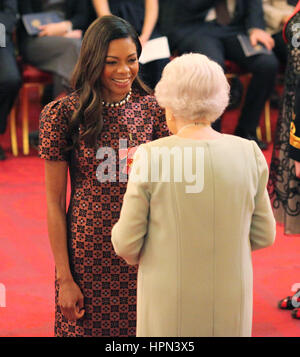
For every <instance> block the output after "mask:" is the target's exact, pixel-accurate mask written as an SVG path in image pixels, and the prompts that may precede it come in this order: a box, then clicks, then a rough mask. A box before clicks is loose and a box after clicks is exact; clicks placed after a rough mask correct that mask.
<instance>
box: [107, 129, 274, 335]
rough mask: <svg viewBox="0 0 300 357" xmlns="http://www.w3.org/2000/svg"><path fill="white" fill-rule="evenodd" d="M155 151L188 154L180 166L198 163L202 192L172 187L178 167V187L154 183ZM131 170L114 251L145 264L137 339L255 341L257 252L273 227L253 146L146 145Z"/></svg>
mask: <svg viewBox="0 0 300 357" xmlns="http://www.w3.org/2000/svg"><path fill="white" fill-rule="evenodd" d="M174 147H176V149H174ZM153 148H154V149H153ZM155 148H156V149H155ZM157 148H158V149H162V148H164V149H162V150H165V152H168V150H171V149H172V148H173V151H174V153H175V154H176V150H177V154H176V155H175V154H174V155H175V156H176V159H175V163H178V160H179V162H180V157H179V156H178V152H183V153H184V151H183V150H184V149H185V148H190V149H188V150H186V152H187V153H189V155H188V154H187V155H186V156H184V154H183V155H182V157H183V161H182V166H181V165H179V166H181V167H183V166H184V165H186V167H189V164H191V163H192V164H193V172H194V173H195V172H197V173H198V175H199V184H198V188H199V189H198V191H200V192H193V193H188V192H187V191H188V190H190V188H188V186H192V185H193V183H192V182H187V181H186V182H184V180H183V182H174V181H176V180H177V181H178V180H179V179H178V178H180V175H179V176H174V172H175V171H176V170H178V167H177V168H176V164H174V161H173V160H172V159H171V160H170V162H171V164H170V173H171V174H170V178H171V179H170V180H169V181H171V182H162V177H160V179H159V180H156V181H158V182H150V180H149V178H150V177H151V174H152V175H153V178H154V180H152V181H155V173H154V171H155V167H158V166H155V164H157V163H160V164H162V160H163V159H162V156H160V157H158V156H157V155H155V154H154V153H155V150H157ZM180 150H181V151H180ZM189 150H191V151H190V152H189ZM191 153H192V154H191ZM197 155H198V156H197ZM150 156H151V159H152V163H151V160H150V159H149V158H150ZM147 158H148V160H147ZM174 165H175V166H174ZM163 167H164V168H167V167H168V161H165V162H164V163H163ZM179 168H180V167H179ZM190 168H191V167H190ZM132 170H133V171H132V172H131V175H130V179H129V181H128V186H127V191H126V194H125V196H124V201H123V206H122V210H121V215H120V219H119V221H118V222H117V224H116V225H115V226H114V227H113V230H112V243H113V245H114V249H115V251H116V253H117V254H118V255H119V256H121V257H123V258H124V259H125V260H126V261H127V263H129V264H139V270H138V290H137V336H138V337H141V336H148V337H154V336H156V337H167V336H173V337H177V336H190V337H192V336H251V327H252V275H253V274H252V259H251V251H252V250H255V249H260V248H264V247H267V246H269V245H271V244H272V243H273V242H274V239H275V227H276V225H275V220H274V217H273V213H272V210H271V205H270V201H269V197H268V193H267V190H266V183H267V180H268V167H267V163H266V161H265V158H264V156H263V154H262V152H261V151H260V149H259V148H258V146H257V145H256V143H255V142H254V141H248V140H245V139H242V138H239V137H235V136H231V135H225V134H223V136H222V137H221V138H220V139H217V140H212V141H209V140H208V141H205V140H201V141H199V140H192V139H184V138H180V137H178V136H176V135H173V136H170V137H167V138H163V139H159V140H156V141H153V142H151V143H148V144H143V145H141V146H140V148H139V149H138V150H137V152H136V156H135V159H134V164H133V168H132ZM183 171H184V172H183V174H182V177H185V176H184V174H186V175H188V170H187V169H186V170H183ZM158 172H159V173H160V175H162V170H158ZM176 172H177V173H178V172H179V171H176ZM165 173H168V172H167V171H166V172H165ZM147 174H148V176H149V177H148V182H146V180H144V178H145V177H146V176H147ZM167 176H168V175H166V176H165V179H166V180H167V181H168V177H167ZM174 177H177V178H176V180H174V179H173V178H174ZM202 178H203V180H202ZM187 180H188V177H187ZM144 181H145V182H144ZM202 184H203V185H202ZM194 191H197V190H194Z"/></svg>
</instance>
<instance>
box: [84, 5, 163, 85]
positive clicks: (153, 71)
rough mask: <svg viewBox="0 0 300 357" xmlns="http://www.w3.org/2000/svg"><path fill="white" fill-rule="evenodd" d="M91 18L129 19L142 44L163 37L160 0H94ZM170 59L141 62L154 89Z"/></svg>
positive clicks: (142, 72)
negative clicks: (115, 17) (161, 32)
mask: <svg viewBox="0 0 300 357" xmlns="http://www.w3.org/2000/svg"><path fill="white" fill-rule="evenodd" d="M92 3H93V5H94V8H92V11H91V20H90V21H93V20H94V19H95V18H96V17H97V16H98V17H101V16H105V15H111V14H112V15H116V16H119V17H121V18H123V19H124V20H126V21H128V22H129V23H130V24H131V25H132V26H133V27H134V28H135V30H136V32H137V33H138V35H139V40H140V42H141V44H142V46H143V45H144V44H145V43H146V42H147V41H148V40H150V39H154V38H157V37H161V34H160V32H159V27H158V23H157V20H158V13H159V2H158V0H92ZM167 63H169V59H167V58H163V59H158V60H155V61H151V62H148V63H145V64H140V75H141V78H142V79H143V81H144V82H145V83H146V84H147V85H148V86H149V87H150V88H152V89H154V87H155V85H156V84H157V82H158V81H159V80H160V78H161V73H162V71H163V69H164V67H165V65H166V64H167Z"/></svg>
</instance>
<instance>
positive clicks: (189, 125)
mask: <svg viewBox="0 0 300 357" xmlns="http://www.w3.org/2000/svg"><path fill="white" fill-rule="evenodd" d="M198 125H202V126H208V124H205V123H199V122H198V123H196V122H195V123H191V124H187V125H184V126H182V127H181V128H180V129H179V130H178V131H177V133H176V135H178V134H179V133H180V132H181V131H182V130H183V129H185V128H189V127H191V126H194V127H196V126H198Z"/></svg>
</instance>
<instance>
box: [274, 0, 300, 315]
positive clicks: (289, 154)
mask: <svg viewBox="0 0 300 357" xmlns="http://www.w3.org/2000/svg"><path fill="white" fill-rule="evenodd" d="M299 23H300V1H299V2H298V4H297V6H296V9H295V12H294V14H293V15H292V17H291V18H290V20H289V21H288V22H287V24H286V25H285V29H284V30H285V31H284V37H285V39H286V40H288V43H289V53H290V57H289V58H290V62H289V67H288V70H287V77H286V81H287V82H286V88H288V89H289V92H286V97H287V98H289V100H290V102H289V103H290V104H291V107H290V111H286V115H287V114H289V117H288V120H289V123H285V126H284V127H283V124H282V123H281V122H279V128H280V129H281V130H282V131H283V128H285V129H287V133H286V132H285V133H284V140H283V141H284V144H285V145H286V146H285V147H284V148H285V151H284V154H285V155H284V158H285V159H286V164H287V163H289V164H290V168H291V171H290V172H289V173H290V175H292V182H291V183H292V184H293V187H294V190H293V191H292V192H291V193H290V197H291V198H293V199H294V202H295V203H294V204H296V203H297V202H298V205H299V206H300V50H299V45H300V43H299V38H300V31H299ZM297 43H298V45H297ZM282 120H283V118H282ZM288 124H289V127H287V125H288ZM282 131H281V132H279V135H280V134H281V137H282V136H283V132H282ZM279 137H280V136H279ZM281 144H283V142H281ZM276 164H277V165H278V167H279V168H280V169H282V170H283V169H284V168H285V167H286V166H284V164H281V166H279V164H280V161H278V162H276ZM293 164H294V167H293ZM273 165H274V167H275V168H276V167H277V166H275V163H273ZM294 170H295V171H294ZM278 176H279V175H278ZM297 180H298V185H297ZM285 187H287V188H289V187H290V186H289V185H288V183H286V186H285ZM286 194H288V192H287V193H286ZM287 202H289V201H288V200H287ZM299 206H298V211H297V212H296V213H297V214H296V215H295V218H296V219H297V220H298V230H296V232H295V233H300V207H299ZM293 288H294V289H293V292H294V294H293V295H291V296H287V297H285V298H284V299H282V300H280V301H279V303H278V307H279V308H280V309H283V310H292V313H291V315H292V317H293V318H295V319H298V320H300V289H299V284H295V285H294V286H293Z"/></svg>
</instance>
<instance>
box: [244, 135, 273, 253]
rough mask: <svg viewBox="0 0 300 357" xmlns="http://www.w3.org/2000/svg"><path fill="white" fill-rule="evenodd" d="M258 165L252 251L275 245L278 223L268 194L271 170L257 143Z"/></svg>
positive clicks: (251, 234)
mask: <svg viewBox="0 0 300 357" xmlns="http://www.w3.org/2000/svg"><path fill="white" fill-rule="evenodd" d="M252 145H253V148H254V153H255V156H256V163H257V178H258V184H257V192H256V196H255V207H254V212H253V215H252V222H251V227H250V243H251V249H252V250H257V249H261V248H265V247H268V246H270V245H272V244H273V243H274V240H275V235H276V222H275V218H274V215H273V212H272V207H271V202H270V198H269V195H268V192H267V187H266V186H267V182H268V177H269V170H268V165H267V162H266V159H265V157H264V155H263V153H262V152H261V150H260V149H259V147H258V146H257V144H256V143H255V142H252Z"/></svg>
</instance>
